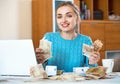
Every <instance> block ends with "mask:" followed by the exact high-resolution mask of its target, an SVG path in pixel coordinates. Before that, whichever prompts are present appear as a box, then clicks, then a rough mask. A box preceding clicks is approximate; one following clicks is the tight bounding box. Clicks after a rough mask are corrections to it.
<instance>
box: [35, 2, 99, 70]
mask: <svg viewBox="0 0 120 84" xmlns="http://www.w3.org/2000/svg"><path fill="white" fill-rule="evenodd" d="M56 21H57V24H58V27H59V29H60V32H55V33H53V32H52V33H47V34H45V36H44V38H45V39H47V40H49V41H51V42H52V58H50V59H48V60H47V61H46V62H45V61H44V52H43V50H42V49H40V48H37V49H36V53H37V54H36V56H37V60H38V61H39V63H43V64H44V66H46V65H56V66H57V69H58V70H64V71H65V72H72V71H73V67H84V66H88V67H95V66H97V62H98V61H99V59H100V54H99V52H93V53H91V56H90V58H89V59H88V58H87V57H86V56H84V55H83V53H82V47H83V44H88V45H92V40H91V38H90V37H88V36H85V35H82V34H79V33H77V32H78V31H77V30H78V26H79V22H80V14H79V10H78V8H77V7H76V6H75V5H74V4H73V3H71V2H69V1H68V2H63V3H61V4H60V5H59V6H58V8H57V10H56Z"/></svg>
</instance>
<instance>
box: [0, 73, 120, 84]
mask: <svg viewBox="0 0 120 84" xmlns="http://www.w3.org/2000/svg"><path fill="white" fill-rule="evenodd" d="M56 83H57V84H73V83H74V84H120V72H119V73H118V75H117V76H111V77H110V78H107V79H98V80H79V81H65V80H48V79H36V78H31V77H9V76H0V84H56Z"/></svg>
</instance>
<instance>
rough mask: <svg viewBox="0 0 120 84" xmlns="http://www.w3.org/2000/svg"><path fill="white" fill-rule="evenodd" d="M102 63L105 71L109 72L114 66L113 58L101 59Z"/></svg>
mask: <svg viewBox="0 0 120 84" xmlns="http://www.w3.org/2000/svg"><path fill="white" fill-rule="evenodd" d="M102 65H103V66H104V67H107V70H106V73H111V72H112V71H113V67H114V59H102Z"/></svg>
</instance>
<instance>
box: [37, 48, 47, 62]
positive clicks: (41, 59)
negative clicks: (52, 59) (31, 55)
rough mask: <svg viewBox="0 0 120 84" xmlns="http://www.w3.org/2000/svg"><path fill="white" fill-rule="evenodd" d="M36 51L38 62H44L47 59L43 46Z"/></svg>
mask: <svg viewBox="0 0 120 84" xmlns="http://www.w3.org/2000/svg"><path fill="white" fill-rule="evenodd" d="M35 52H36V58H37V61H38V63H44V62H45V61H46V59H45V57H44V51H43V50H42V49H41V48H36V51H35Z"/></svg>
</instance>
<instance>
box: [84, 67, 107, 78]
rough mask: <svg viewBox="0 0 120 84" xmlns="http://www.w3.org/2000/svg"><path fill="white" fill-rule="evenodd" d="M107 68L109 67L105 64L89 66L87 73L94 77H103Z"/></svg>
mask: <svg viewBox="0 0 120 84" xmlns="http://www.w3.org/2000/svg"><path fill="white" fill-rule="evenodd" d="M106 70H107V68H106V67H103V66H98V67H94V68H89V69H88V70H87V71H86V75H87V76H90V77H93V78H94V79H99V78H102V77H104V76H105V75H106Z"/></svg>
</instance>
